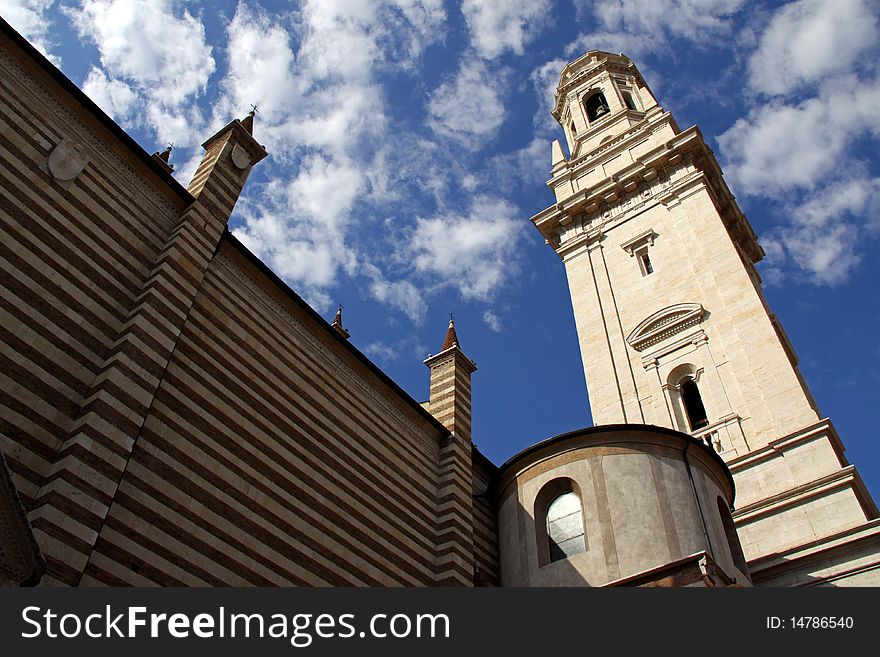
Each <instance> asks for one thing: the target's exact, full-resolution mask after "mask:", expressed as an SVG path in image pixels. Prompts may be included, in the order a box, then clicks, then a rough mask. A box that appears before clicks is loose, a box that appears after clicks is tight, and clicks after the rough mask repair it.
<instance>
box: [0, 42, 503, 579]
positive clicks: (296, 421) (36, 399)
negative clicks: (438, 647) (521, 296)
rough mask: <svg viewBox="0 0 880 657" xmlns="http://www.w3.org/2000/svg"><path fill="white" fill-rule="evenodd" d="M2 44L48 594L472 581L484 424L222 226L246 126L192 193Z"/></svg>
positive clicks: (22, 387) (4, 422) (10, 205)
mask: <svg viewBox="0 0 880 657" xmlns="http://www.w3.org/2000/svg"><path fill="white" fill-rule="evenodd" d="M0 27H3V32H4V34H3V36H2V43H0V45H2V48H0V184H2V192H3V193H2V195H0V230H2V231H3V233H2V238H3V239H0V256H2V257H0V263H2V267H3V277H4V285H3V286H2V303H0V312H2V321H0V331H2V336H3V340H2V351H0V363H2V365H3V367H2V368H0V449H2V452H3V454H4V455H5V457H6V460H7V462H8V465H9V470H10V471H11V473H12V480H13V482H14V484H15V487H16V489H17V491H18V493H19V497H20V498H21V501H22V505H23V506H24V508H25V509H27V510H28V516H29V520H30V522H31V525H32V527H33V530H34V536H35V538H36V540H37V543H38V544H39V546H40V549H41V551H42V553H43V556H44V557H45V560H46V564H47V567H48V574H47V575H45V576H44V578H43V580H42V583H43V584H49V585H53V584H54V585H77V584H87V585H96V584H109V585H119V584H137V585H150V584H156V585H221V584H233V585H249V584H254V585H270V584H297V585H430V584H458V585H469V584H471V583H472V582H473V579H474V563H473V562H474V558H475V556H474V554H475V548H474V545H473V538H472V536H473V533H474V521H475V519H474V516H473V510H472V504H471V498H472V494H473V490H472V487H473V474H472V472H471V467H472V466H471V454H470V449H471V446H470V436H469V429H468V430H467V438H466V440H465V439H458V438H457V437H452V436H450V435H449V433H448V431H447V430H446V429H444V428H443V426H442V425H441V424H440V423H439V422H437V421H436V420H434V419H433V418H431V417H429V416H428V415H427V414H426V413H424V412H423V411H422V409H420V408H419V407H418V405H417V404H415V402H413V401H412V400H411V399H410V398H409V397H408V396H407V395H406V394H405V393H404V392H403V391H401V390H400V389H399V388H397V386H396V385H394V384H393V383H392V382H391V381H390V380H389V379H387V377H385V376H384V375H383V374H381V372H379V371H378V370H377V369H376V368H375V366H373V365H372V364H371V363H369V362H368V361H367V360H366V359H365V358H364V357H363V356H362V355H360V354H359V352H357V351H356V350H355V349H354V348H352V347H350V346H349V345H347V344H346V343H345V342H344V341H343V340H341V339H339V337H338V336H337V335H336V334H335V333H333V332H332V330H331V329H330V328H329V327H328V326H327V325H326V323H325V322H323V321H322V320H321V319H320V318H318V317H317V316H316V315H315V313H314V311H312V310H311V309H310V308H308V306H306V305H305V304H304V303H303V302H302V301H301V300H299V299H298V297H296V296H295V295H294V294H293V293H292V292H291V291H290V290H289V289H287V288H286V286H284V284H283V283H282V282H281V281H279V280H278V279H277V278H276V277H274V275H272V274H271V272H268V271H267V270H266V269H265V267H264V266H263V265H262V264H261V263H259V261H257V260H256V259H255V258H254V257H253V256H252V255H251V254H249V253H248V252H247V251H246V249H244V247H243V246H242V245H241V244H239V243H238V242H237V240H235V239H234V238H233V237H232V236H230V235H229V234H228V233H226V232H225V226H226V222H227V219H228V217H229V213H230V212H231V211H232V208H233V207H234V205H235V202H236V200H237V198H238V196H239V194H240V192H241V189H242V187H243V185H244V183H245V180H246V179H247V176H248V173H249V171H250V167H251V166H253V164H255V163H256V162H258V161H259V160H260V159H261V158H262V157H264V156H265V152H264V151H263V150H262V148H261V147H260V146H259V144H258V143H257V142H256V141H255V140H253V138H252V137H250V135H249V131H248V130H246V129H245V127H244V123H243V122H242V123H240V122H238V121H233V122H232V123H230V124H229V125H228V126H226V127H225V128H224V129H223V130H221V131H220V132H219V133H218V134H217V135H214V136H213V137H212V138H210V139H209V140H208V141H207V142H206V143H205V147H206V155H205V158H204V160H203V162H202V165H201V166H200V167H199V170H198V171H197V173H196V176H195V178H194V180H193V183H191V185H190V189H189V191H187V190H184V189H183V188H182V187H181V186H180V185H179V184H177V183H176V182H175V181H174V180H173V179H171V178H170V177H168V176H166V175H164V174H163V173H162V171H161V169H160V168H158V167H156V166H153V165H152V162H151V160H150V158H149V157H148V156H147V155H146V154H145V153H144V152H143V151H142V150H140V149H139V147H137V146H136V145H135V144H134V142H132V141H131V139H130V138H129V137H127V135H125V134H124V133H122V131H121V130H120V129H119V128H118V127H117V126H115V124H112V122H110V121H109V119H107V118H106V117H105V116H103V115H102V114H101V113H100V112H99V111H98V110H97V108H95V107H94V106H92V105H91V104H90V102H89V101H88V100H87V99H85V98H84V97H83V96H82V95H81V94H80V93H79V92H78V91H77V90H76V89H74V88H72V85H70V83H69V81H66V79H64V78H63V76H61V75H60V74H59V73H58V72H57V71H54V70H53V69H52V67H51V65H49V64H48V63H46V62H45V61H41V59H40V56H39V55H37V54H36V53H34V52H33V51H28V50H27V48H26V47H25V46H24V45H22V44H20V43H18V42H16V40H15V35H14V34H12V35H11V36H10V34H9V32H8V26H4V25H0ZM62 143H68V144H70V143H72V144H74V145H75V147H76V149H77V150H78V151H79V152H80V153H81V154H82V155H83V156H84V158H85V160H86V165H85V167H84V169H83V170H82V171H81V172H80V173H79V175H77V176H75V177H74V178H73V179H72V180H59V179H58V178H56V177H53V176H52V175H51V173H50V171H49V169H48V166H47V159H48V158H49V157H50V154H51V153H52V152H53V149H55V148H57V147H58V146H59V144H62ZM237 147H238V148H243V149H244V150H245V151H246V152H247V154H248V162H247V164H246V165H245V166H243V167H241V166H235V164H234V163H233V162H232V159H233V158H232V157H231V154H232V151H233V150H234V149H235V148H237ZM238 156H239V157H237V158H236V161H237V162H238V163H239V165H240V164H241V162H242V158H241V157H240V156H241V152H240V151H239V152H238ZM457 417H464V416H461V415H460V414H459V415H458V416H457ZM466 421H467V423H468V424H469V406H468V413H467V417H466ZM462 429H464V426H463V425H462V424H461V423H460V425H459V431H461V430H462ZM479 522H480V523H481V524H483V525H485V527H488V526H489V525H488V524H487V522H486V519H485V518H481V520H480V521H479ZM490 542H491V541H490ZM481 549H482V552H483V556H482V557H480V558H484V559H489V560H491V556H489V555H491V550H487V549H485V548H481ZM489 569H490V568H489V567H488V566H487V567H486V570H487V571H488V570H489Z"/></svg>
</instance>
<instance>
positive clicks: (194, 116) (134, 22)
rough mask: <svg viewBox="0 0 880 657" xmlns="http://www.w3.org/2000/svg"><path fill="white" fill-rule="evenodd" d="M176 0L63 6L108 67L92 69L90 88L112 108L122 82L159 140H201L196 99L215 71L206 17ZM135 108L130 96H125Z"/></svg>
mask: <svg viewBox="0 0 880 657" xmlns="http://www.w3.org/2000/svg"><path fill="white" fill-rule="evenodd" d="M181 5H182V3H180V2H173V1H172V0H150V1H148V0H82V2H81V3H80V6H79V8H78V9H74V8H66V11H67V14H68V16H69V17H70V19H71V21H72V23H73V25H74V27H75V28H76V29H77V31H78V32H79V35H80V36H81V37H83V38H87V39H89V40H91V41H93V42H94V43H95V45H96V46H97V47H98V52H99V53H100V58H101V65H102V67H103V71H96V70H95V69H92V71H91V72H90V74H89V77H90V78H91V86H92V89H93V90H95V91H96V92H97V93H99V94H102V95H103V96H102V99H103V101H104V102H107V101H108V100H109V101H110V104H111V106H112V107H113V108H114V110H118V109H120V105H119V103H122V104H123V105H124V104H125V102H126V100H125V93H124V92H123V91H122V87H123V86H127V87H128V88H129V90H136V91H137V92H138V94H139V95H140V96H142V100H141V102H142V104H143V105H144V106H145V107H146V108H147V110H146V111H145V112H144V113H143V116H144V118H145V119H146V121H147V123H148V125H149V126H150V127H151V128H152V129H153V130H154V131H155V132H156V133H157V134H158V136H159V139H160V141H162V142H164V141H175V142H177V143H179V144H195V143H198V141H199V140H200V138H201V137H202V136H203V135H202V134H201V131H202V128H203V127H204V125H203V123H204V122H203V120H202V118H201V113H200V112H199V111H198V110H196V109H195V103H194V99H195V98H196V97H197V96H199V95H200V94H202V93H204V91H205V89H206V87H207V83H208V78H209V77H210V76H211V74H212V73H213V72H214V59H213V57H212V53H211V47H210V46H209V45H208V44H207V43H206V41H205V28H204V26H203V25H202V23H201V21H200V20H199V19H198V18H196V17H195V16H193V15H191V14H190V13H189V12H188V11H186V10H185V9H182V6H181ZM127 102H128V103H129V105H130V103H131V100H130V99H129V100H128V101H127Z"/></svg>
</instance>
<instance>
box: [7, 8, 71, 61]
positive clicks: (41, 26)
mask: <svg viewBox="0 0 880 657" xmlns="http://www.w3.org/2000/svg"><path fill="white" fill-rule="evenodd" d="M54 3H55V0H0V16H3V19H4V20H5V21H6V22H7V23H9V24H10V25H11V26H12V27H13V28H14V29H15V31H16V32H18V33H19V34H21V35H22V36H23V37H24V38H25V39H27V40H28V41H30V42H31V44H33V46H34V47H35V48H36V49H37V50H39V51H40V52H41V53H43V54H44V55H45V56H46V58H47V59H49V60H51V61H52V62H53V63H54V64H55V65H56V66H57V65H58V64H59V63H60V61H59V60H58V58H57V57H55V56H54V55H53V54H52V52H51V45H52V44H51V43H50V42H49V41H48V40H47V38H48V35H49V25H50V23H49V18H48V16H47V14H48V12H49V8H50V7H51V6H52V5H53V4H54Z"/></svg>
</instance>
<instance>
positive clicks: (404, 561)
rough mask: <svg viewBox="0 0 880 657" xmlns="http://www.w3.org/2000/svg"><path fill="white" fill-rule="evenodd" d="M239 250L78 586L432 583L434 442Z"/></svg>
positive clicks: (145, 435)
mask: <svg viewBox="0 0 880 657" xmlns="http://www.w3.org/2000/svg"><path fill="white" fill-rule="evenodd" d="M238 248H240V247H238V246H237V245H235V243H234V239H227V241H226V242H225V243H224V244H223V246H222V247H221V249H220V252H219V253H218V255H217V257H216V258H215V259H214V261H213V262H212V264H211V267H210V270H209V273H208V275H207V277H206V279H205V283H204V286H203V288H202V290H201V292H200V294H199V295H198V298H197V300H196V303H195V304H194V307H193V309H192V312H191V314H190V316H189V319H188V321H187V323H186V326H185V328H184V331H183V333H182V334H181V336H180V340H179V341H178V343H177V347H176V350H175V354H174V357H173V359H172V362H171V364H170V365H169V368H168V371H167V373H166V375H165V377H164V379H163V381H162V384H161V386H160V390H159V392H158V394H157V395H156V399H155V401H154V404H153V408H152V412H151V414H150V416H149V418H148V419H147V422H146V424H145V426H144V430H143V432H142V434H141V438H140V440H139V441H138V445H137V447H136V449H135V452H134V453H133V456H132V459H131V461H130V462H129V466H128V468H127V471H126V474H125V478H124V480H123V482H122V485H121V486H120V490H119V494H118V495H117V497H116V499H115V500H114V503H113V506H112V508H111V512H110V514H109V516H108V520H107V523H106V525H105V527H104V529H103V530H102V532H101V535H100V538H99V540H98V543H97V546H96V549H95V552H94V553H93V555H92V558H91V559H90V562H89V565H88V567H87V569H86V577H85V578H84V580H83V582H84V583H90V584H93V583H106V584H120V583H130V584H139V585H145V584H152V583H155V584H163V585H204V584H211V585H217V584H233V585H248V584H254V585H271V584H297V585H327V584H329V585H427V584H432V583H434V582H435V579H436V572H437V564H436V558H437V555H436V545H437V540H438V512H437V509H438V507H437V503H438V499H437V494H438V490H437V477H438V444H439V440H440V438H441V435H440V431H439V430H438V428H437V427H436V426H435V425H433V424H431V423H429V422H427V421H426V419H425V418H424V417H423V416H421V415H419V414H417V413H415V412H414V410H413V409H412V408H408V407H406V406H405V405H401V404H400V402H399V401H397V400H395V399H394V396H393V395H392V394H390V393H391V391H390V390H388V389H387V387H386V386H385V385H384V384H383V383H382V382H381V381H379V380H378V379H377V377H375V375H372V374H371V373H370V372H369V371H368V370H367V369H366V368H365V367H364V366H363V364H362V363H360V362H359V361H358V360H357V359H355V358H354V357H352V355H351V354H350V353H349V352H348V350H346V349H344V348H343V347H341V346H340V345H339V344H338V340H336V339H335V338H334V337H333V336H331V335H330V334H329V332H327V331H326V330H322V327H320V326H317V325H316V323H315V321H314V320H313V319H312V318H310V317H309V316H307V314H306V313H305V312H304V311H303V310H302V309H301V308H299V307H298V306H297V305H296V304H294V303H292V302H291V301H290V299H288V298H285V296H284V295H282V294H279V292H278V290H277V289H274V285H273V284H272V283H271V281H268V280H267V279H266V278H265V276H263V275H262V274H261V273H260V272H259V271H257V270H256V269H255V268H254V267H253V266H252V265H251V264H250V263H249V262H248V261H247V260H246V258H244V257H243V256H242V255H241V253H240V252H239V251H238ZM322 333H323V335H322Z"/></svg>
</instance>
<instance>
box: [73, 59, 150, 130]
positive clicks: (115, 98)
mask: <svg viewBox="0 0 880 657" xmlns="http://www.w3.org/2000/svg"><path fill="white" fill-rule="evenodd" d="M83 91H84V92H85V93H86V95H87V96H88V97H89V98H91V99H92V100H93V101H95V103H96V104H97V105H98V107H100V108H101V109H102V110H104V111H105V112H106V113H107V114H109V115H110V116H112V117H113V118H115V119H116V120H117V121H124V120H125V119H126V118H128V117H129V115H130V114H131V112H132V111H134V110H139V109H141V103H140V102H139V98H138V94H137V92H136V91H135V90H134V89H132V88H131V86H130V85H129V84H127V83H125V82H123V81H122V80H116V79H111V78H108V77H107V75H106V74H105V73H104V71H102V70H101V69H98V68H94V67H93V68H92V69H91V70H90V71H89V74H88V75H87V76H86V79H85V82H83Z"/></svg>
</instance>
